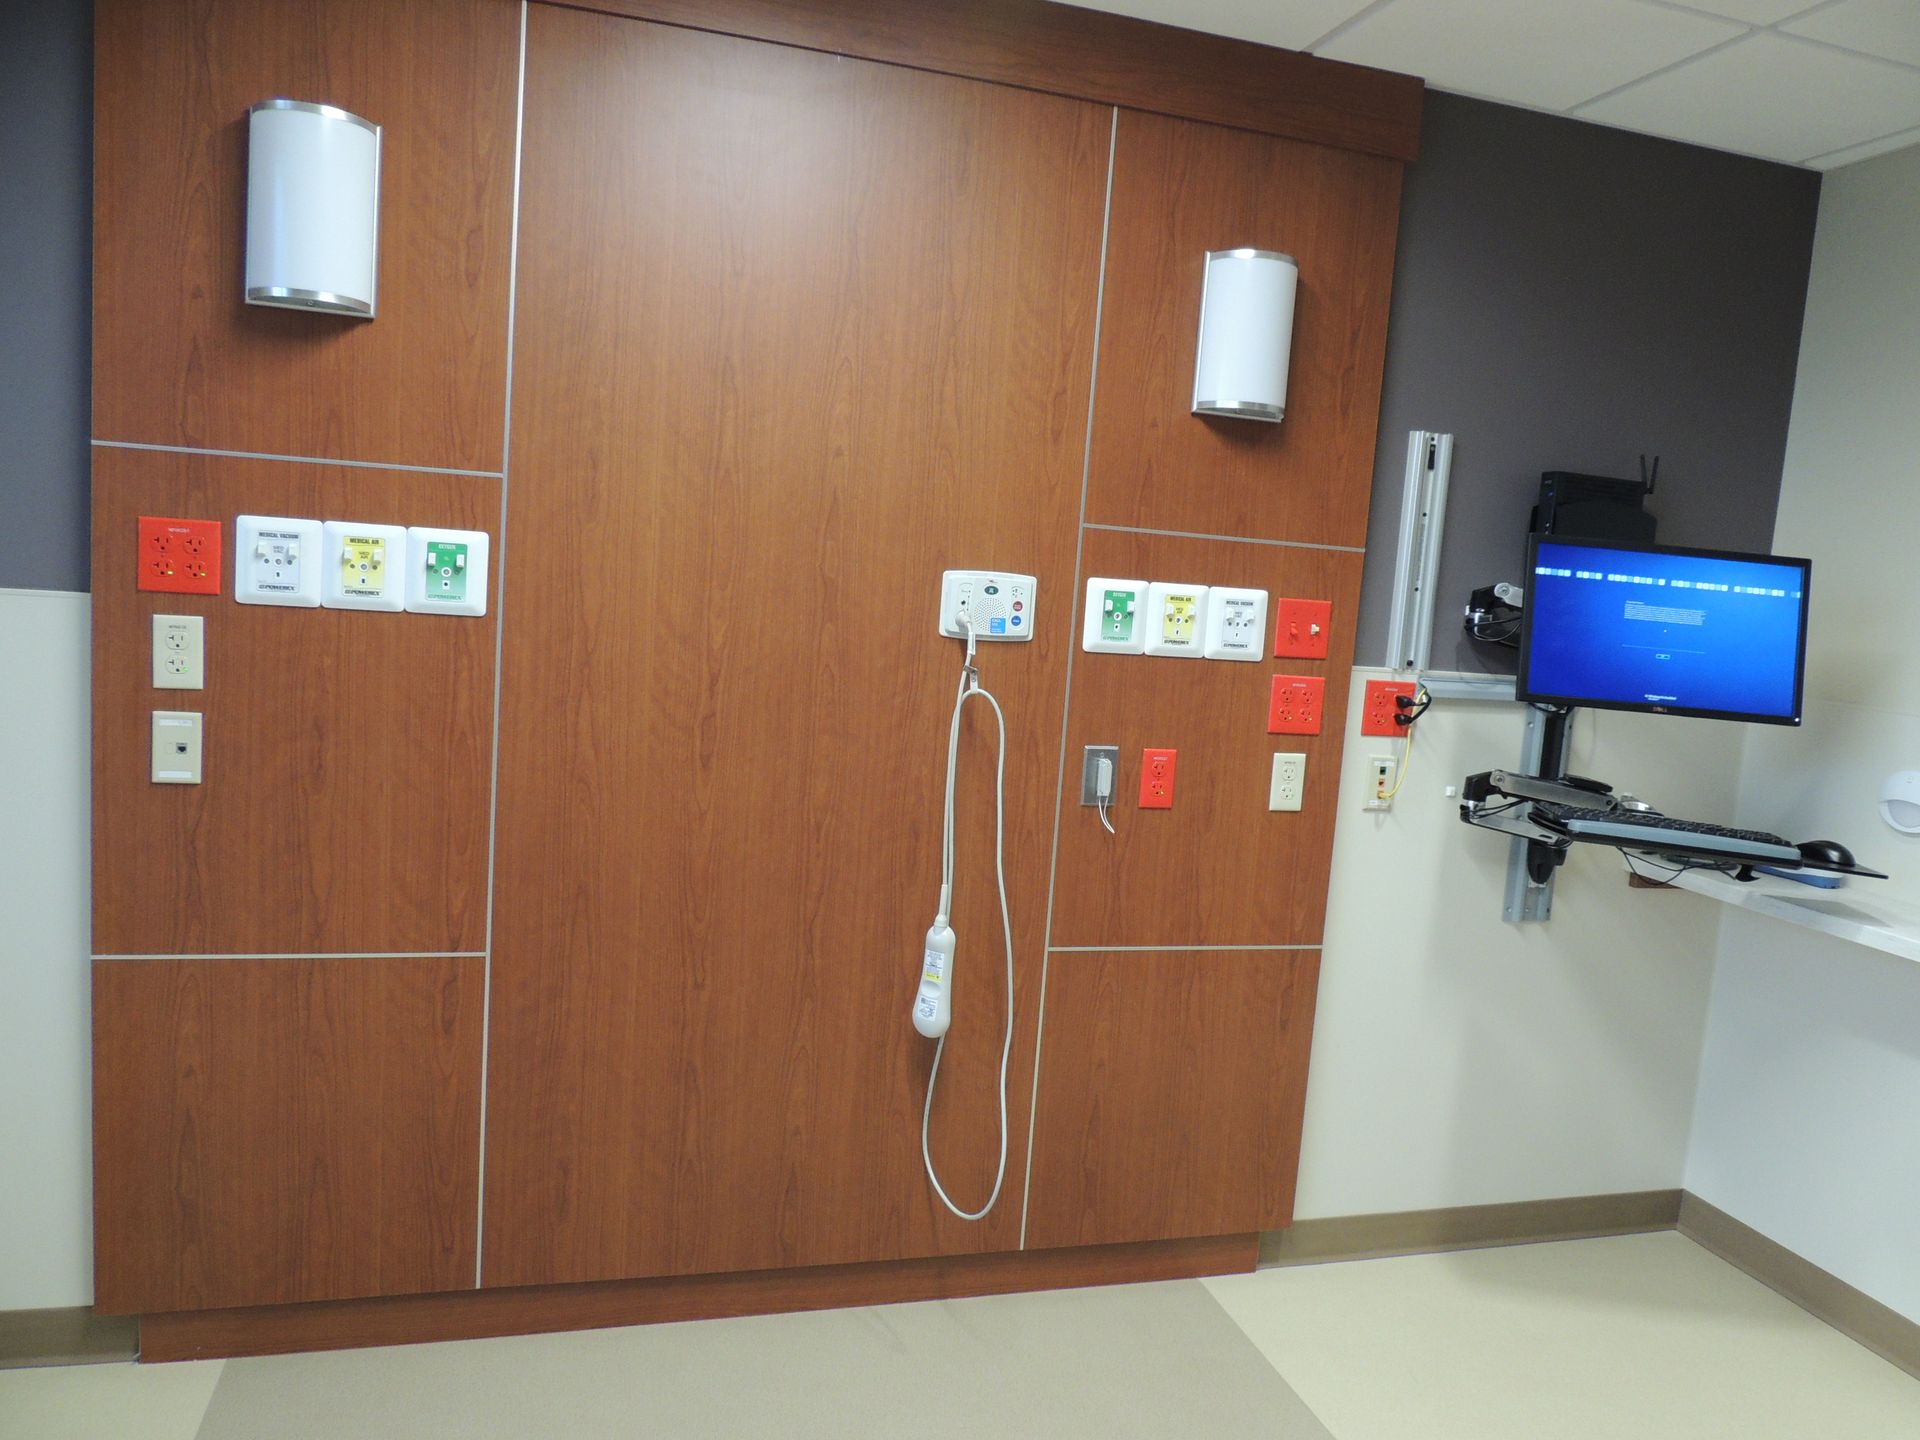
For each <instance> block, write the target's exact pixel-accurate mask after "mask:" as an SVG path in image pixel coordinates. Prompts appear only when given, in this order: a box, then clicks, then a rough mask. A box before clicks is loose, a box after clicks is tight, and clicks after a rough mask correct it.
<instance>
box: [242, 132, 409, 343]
mask: <svg viewBox="0 0 1920 1440" xmlns="http://www.w3.org/2000/svg"><path fill="white" fill-rule="evenodd" d="M379 240H380V127H379V126H378V125H375V124H374V123H373V122H372V121H370V120H363V119H361V118H360V117H359V116H358V115H352V114H349V113H348V112H347V111H345V110H341V109H338V108H336V107H334V106H332V105H315V104H312V103H310V102H309V101H305V100H263V101H261V102H260V104H258V105H256V106H254V107H253V109H252V110H251V111H250V112H249V113H248V117H247V280H246V284H247V303H248V304H249V305H281V306H286V307H288V308H290V309H295V310H324V311H327V312H329V313H331V314H335V315H355V316H359V317H361V318H363V319H371V318H372V317H373V305H374V280H375V272H376V268H377V264H378V259H379Z"/></svg>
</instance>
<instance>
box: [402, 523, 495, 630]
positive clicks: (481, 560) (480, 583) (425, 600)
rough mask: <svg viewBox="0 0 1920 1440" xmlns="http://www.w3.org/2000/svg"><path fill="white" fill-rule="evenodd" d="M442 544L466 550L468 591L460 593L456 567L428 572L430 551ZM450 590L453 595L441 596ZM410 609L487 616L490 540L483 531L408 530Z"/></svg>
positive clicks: (426, 527)
mask: <svg viewBox="0 0 1920 1440" xmlns="http://www.w3.org/2000/svg"><path fill="white" fill-rule="evenodd" d="M439 542H444V543H446V544H448V545H464V546H466V547H467V552H466V556H465V559H466V564H465V565H464V566H461V567H459V568H461V569H464V570H465V571H466V588H465V592H464V593H461V592H460V589H459V587H458V584H457V576H456V574H455V573H454V571H455V567H454V566H450V565H449V566H441V567H439V570H438V571H436V572H435V573H433V574H429V573H428V572H427V548H428V546H430V545H434V544H436V543H439ZM443 591H450V592H451V593H442V592H443ZM407 609H409V610H411V611H413V612H414V613H415V614H419V615H484V614H486V613H487V537H486V534H485V532H483V531H480V530H446V529H442V528H440V527H439V526H435V525H410V526H408V527H407Z"/></svg>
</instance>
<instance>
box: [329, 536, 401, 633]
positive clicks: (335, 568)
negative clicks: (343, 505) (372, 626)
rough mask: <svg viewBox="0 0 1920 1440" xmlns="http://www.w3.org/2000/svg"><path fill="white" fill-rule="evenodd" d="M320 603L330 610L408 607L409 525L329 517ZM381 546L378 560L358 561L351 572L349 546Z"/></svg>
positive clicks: (397, 609)
mask: <svg viewBox="0 0 1920 1440" xmlns="http://www.w3.org/2000/svg"><path fill="white" fill-rule="evenodd" d="M322 534H323V543H322V545H321V566H322V577H323V578H322V581H321V586H320V603H321V604H322V605H324V606H326V607H327V608H328V609H329V610H389V611H399V610H404V609H406V608H407V576H408V575H409V574H410V573H411V571H410V570H409V569H408V566H407V527H406V526H404V525H361V524H358V523H356V522H354V521H351V520H329V521H327V523H326V525H325V526H324V527H323V531H322ZM349 543H353V544H355V545H356V547H358V546H360V545H374V546H378V547H379V554H378V557H377V558H378V560H379V563H378V564H377V565H376V564H373V563H371V562H370V561H366V560H361V561H357V562H356V563H355V565H354V569H353V573H352V575H351V576H349V575H348V573H347V569H346V565H345V560H346V554H347V546H348V544H349Z"/></svg>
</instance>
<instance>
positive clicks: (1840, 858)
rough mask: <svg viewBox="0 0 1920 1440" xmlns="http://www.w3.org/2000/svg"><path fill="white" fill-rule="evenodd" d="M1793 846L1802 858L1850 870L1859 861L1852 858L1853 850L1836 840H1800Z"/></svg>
mask: <svg viewBox="0 0 1920 1440" xmlns="http://www.w3.org/2000/svg"><path fill="white" fill-rule="evenodd" d="M1794 848H1795V849H1797V850H1798V851H1799V852H1800V858H1801V859H1802V860H1812V861H1816V862H1818V863H1819V864H1822V865H1837V866H1839V867H1840V868H1841V869H1842V870H1851V869H1852V868H1854V867H1855V866H1856V865H1858V864H1859V863H1860V862H1859V861H1857V860H1855V859H1854V858H1853V852H1852V851H1851V850H1849V849H1847V847H1846V846H1844V845H1842V844H1841V843H1840V842H1839V841H1838V840H1802V841H1801V842H1800V843H1799V844H1798V845H1797V846H1795V847H1794Z"/></svg>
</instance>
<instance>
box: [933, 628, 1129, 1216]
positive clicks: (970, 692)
mask: <svg viewBox="0 0 1920 1440" xmlns="http://www.w3.org/2000/svg"><path fill="white" fill-rule="evenodd" d="M962 619H963V620H964V622H965V624H966V627H967V663H966V665H965V667H964V668H963V669H962V670H961V672H960V691H959V693H958V694H957V695H956V696H955V697H954V701H953V720H952V722H951V723H950V724H949V725H948V727H947V799H946V807H945V810H944V812H943V817H942V818H943V823H942V826H941V831H940V914H939V917H938V918H937V919H936V920H935V922H934V924H935V926H936V927H943V926H944V925H945V924H946V918H947V916H948V915H949V914H950V913H952V912H951V909H950V905H951V902H952V899H953V854H954V842H953V789H954V776H955V773H956V772H957V770H958V769H959V762H960V716H961V712H962V711H964V710H965V709H966V704H967V701H969V700H971V699H973V698H974V697H975V696H978V697H980V698H981V699H982V700H985V701H986V702H987V705H988V707H989V708H991V709H992V711H993V718H994V721H995V723H996V724H997V726H998V727H999V738H1000V744H999V754H998V758H997V759H996V760H995V762H994V771H993V869H994V878H995V879H996V881H997V882H998V884H999V888H1000V933H1001V934H1002V936H1003V937H1005V940H1006V948H1007V1035H1006V1039H1005V1041H1004V1042H1003V1043H1002V1044H1001V1047H1000V1164H999V1168H998V1169H996V1170H995V1172H994V1176H993V1193H992V1194H991V1195H989V1196H987V1203H986V1204H984V1205H982V1206H981V1207H980V1208H979V1209H978V1210H962V1209H961V1208H960V1207H959V1206H958V1205H956V1204H954V1203H953V1200H952V1198H951V1197H950V1196H949V1195H948V1194H947V1191H946V1187H945V1186H943V1185H941V1183H940V1176H939V1173H938V1172H937V1171H936V1170H935V1169H934V1165H933V1149H932V1146H931V1145H930V1144H929V1142H928V1139H927V1132H928V1128H929V1125H930V1123H931V1121H932V1118H933V1089H934V1086H935V1085H936V1084H938V1083H939V1080H940V1057H941V1056H942V1055H944V1054H945V1053H946V1049H947V1037H946V1034H945V1032H944V1031H943V1032H942V1033H941V1036H940V1042H939V1044H938V1045H937V1046H935V1048H934V1052H933V1069H932V1071H931V1072H929V1074H928V1075H927V1103H926V1105H925V1107H924V1108H923V1109H922V1110H921V1112H920V1158H921V1159H922V1160H924V1161H925V1162H926V1166H927V1179H928V1180H929V1181H930V1182H931V1183H932V1185H933V1193H934V1194H936V1195H938V1196H939V1197H940V1203H941V1204H943V1205H945V1206H946V1207H947V1209H949V1210H951V1211H952V1212H953V1213H954V1214H955V1215H957V1216H959V1217H960V1218H961V1219H962V1220H982V1219H985V1218H986V1216H987V1213H988V1212H989V1211H991V1210H992V1209H993V1207H994V1205H995V1203H997V1202H998V1201H999V1199H1000V1187H1001V1186H1002V1185H1003V1184H1005V1183H1006V1178H1007V1066H1008V1063H1009V1062H1010V1061H1011V1060H1012V1058H1013V921H1012V920H1011V919H1010V918H1009V915H1008V911H1007V847H1006V817H1007V717H1006V715H1005V714H1004V713H1003V712H1002V711H1001V709H1000V702H999V701H998V700H996V699H994V698H993V693H992V692H991V691H990V690H987V689H986V688H985V687H984V686H982V685H981V684H980V672H979V670H978V669H977V668H976V666H975V664H974V630H973V620H972V617H970V616H963V617H962ZM1107 828H1108V829H1112V828H1113V827H1112V826H1111V825H1109V826H1108V827H1107ZM951 964H952V960H951V957H949V959H948V965H949V967H950V966H951ZM945 983H946V985H947V986H948V987H951V986H952V984H953V975H952V973H951V970H949V973H948V974H947V975H946V977H945Z"/></svg>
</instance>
